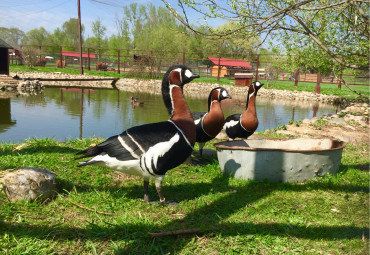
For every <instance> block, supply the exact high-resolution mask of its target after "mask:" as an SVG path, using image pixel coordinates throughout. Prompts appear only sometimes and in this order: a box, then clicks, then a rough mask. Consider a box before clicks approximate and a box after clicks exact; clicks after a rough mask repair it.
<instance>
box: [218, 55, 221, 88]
mask: <svg viewBox="0 0 370 255" xmlns="http://www.w3.org/2000/svg"><path fill="white" fill-rule="evenodd" d="M220 64H221V56H218V68H217V82H219V81H220V72H221V66H220Z"/></svg>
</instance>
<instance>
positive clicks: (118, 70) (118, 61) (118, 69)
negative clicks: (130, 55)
mask: <svg viewBox="0 0 370 255" xmlns="http://www.w3.org/2000/svg"><path fill="white" fill-rule="evenodd" d="M120 57H121V51H120V49H118V50H117V73H121V70H120V61H121V59H120Z"/></svg>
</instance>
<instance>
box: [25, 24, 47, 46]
mask: <svg viewBox="0 0 370 255" xmlns="http://www.w3.org/2000/svg"><path fill="white" fill-rule="evenodd" d="M48 36H49V33H48V32H47V31H46V30H45V28H43V27H40V28H35V29H32V30H30V31H28V32H27V33H26V34H25V35H24V36H23V38H22V44H23V45H37V46H42V45H45V41H46V39H47V37H48Z"/></svg>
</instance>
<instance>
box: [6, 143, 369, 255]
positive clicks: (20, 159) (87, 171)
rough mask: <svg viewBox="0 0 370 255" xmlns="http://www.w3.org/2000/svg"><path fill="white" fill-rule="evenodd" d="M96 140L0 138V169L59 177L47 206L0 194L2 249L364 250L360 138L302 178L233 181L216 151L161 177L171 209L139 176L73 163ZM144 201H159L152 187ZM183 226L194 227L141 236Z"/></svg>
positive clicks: (365, 184) (365, 168) (365, 173)
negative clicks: (328, 167) (323, 169)
mask: <svg viewBox="0 0 370 255" xmlns="http://www.w3.org/2000/svg"><path fill="white" fill-rule="evenodd" d="M97 142H99V141H98V140H97V139H82V140H80V139H76V140H70V141H66V142H58V141H55V140H52V139H43V140H28V141H26V142H25V144H23V145H22V146H19V144H7V143H3V144H0V162H1V165H0V172H1V171H3V170H5V169H10V168H19V167H25V166H28V167H42V168H48V169H50V170H52V171H53V172H55V173H56V174H58V175H57V180H58V182H59V195H58V197H57V198H56V199H55V200H53V201H51V202H50V203H46V204H42V203H39V202H33V203H27V202H20V203H10V202H8V201H7V199H6V197H5V195H4V193H3V192H1V193H0V254H103V253H104V254H369V217H368V213H369V192H368V191H369V163H370V160H369V157H368V155H369V147H368V144H362V145H357V146H353V145H351V144H348V145H347V147H346V148H345V149H344V153H343V158H342V164H341V166H340V172H339V173H338V174H336V175H334V176H326V177H323V178H319V179H316V180H311V181H307V182H303V183H289V184H288V183H271V182H268V181H263V182H257V181H243V180H236V179H233V178H230V177H228V176H226V175H223V174H222V173H221V172H220V168H219V165H218V162H217V159H216V158H214V157H210V158H207V159H206V162H205V164H201V165H197V166H193V165H189V164H183V165H181V166H179V167H177V168H175V169H173V170H170V171H169V172H168V173H167V175H166V177H165V180H164V194H165V196H166V199H167V200H174V201H178V202H180V203H179V205H178V206H161V205H158V204H146V203H144V202H143V201H142V198H143V187H142V180H141V179H140V178H136V177H124V176H122V175H119V174H117V173H115V172H112V171H111V170H108V169H105V168H101V167H92V166H90V167H84V168H77V167H76V165H77V164H76V161H75V160H74V155H75V153H76V152H77V151H79V150H81V149H83V148H86V147H87V146H89V144H92V143H97ZM210 146H211V145H208V147H209V148H210ZM64 197H65V198H68V199H69V200H71V201H73V202H75V203H78V204H81V205H83V206H85V207H88V208H91V209H94V210H97V211H100V212H110V213H114V216H111V215H103V214H98V213H96V212H91V211H88V210H85V209H82V208H79V207H77V206H75V205H73V204H71V203H70V202H68V201H66V200H65V199H64ZM150 197H151V199H152V200H158V198H157V194H156V191H155V188H154V185H153V184H152V185H151V187H150ZM190 228H200V229H201V233H198V234H196V235H195V234H194V235H183V236H174V237H162V238H151V237H149V236H148V232H160V231H171V230H178V229H190Z"/></svg>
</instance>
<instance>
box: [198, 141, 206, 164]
mask: <svg viewBox="0 0 370 255" xmlns="http://www.w3.org/2000/svg"><path fill="white" fill-rule="evenodd" d="M198 145H199V155H200V161H202V160H203V147H204V145H205V143H198Z"/></svg>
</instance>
